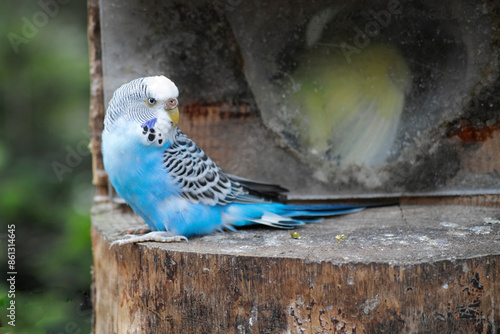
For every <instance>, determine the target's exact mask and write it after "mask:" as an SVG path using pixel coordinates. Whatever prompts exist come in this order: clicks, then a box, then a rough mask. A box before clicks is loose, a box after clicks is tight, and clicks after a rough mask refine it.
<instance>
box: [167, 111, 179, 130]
mask: <svg viewBox="0 0 500 334" xmlns="http://www.w3.org/2000/svg"><path fill="white" fill-rule="evenodd" d="M167 113H168V116H170V119H171V120H172V122H174V125H175V126H177V123H179V108H175V109H171V110H168V109H167Z"/></svg>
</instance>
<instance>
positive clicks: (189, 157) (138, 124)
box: [102, 76, 363, 244]
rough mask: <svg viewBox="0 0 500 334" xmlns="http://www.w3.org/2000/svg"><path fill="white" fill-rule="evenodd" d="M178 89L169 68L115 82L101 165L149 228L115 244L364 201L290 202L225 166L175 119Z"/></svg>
mask: <svg viewBox="0 0 500 334" xmlns="http://www.w3.org/2000/svg"><path fill="white" fill-rule="evenodd" d="M178 94H179V91H178V89H177V87H176V86H175V84H174V83H173V82H172V81H171V80H169V79H168V78H166V77H164V76H155V77H146V78H140V79H136V80H133V81H131V82H129V83H127V84H124V85H123V86H121V87H120V88H118V89H117V90H116V91H115V93H114V94H113V97H112V99H111V101H110V102H109V106H108V109H107V111H106V116H105V120H104V131H103V133H102V153H103V159H104V168H105V170H106V172H107V173H108V176H109V180H110V182H111V184H112V185H113V187H114V188H115V189H116V192H117V193H118V195H120V196H121V197H122V198H123V199H124V200H125V201H126V202H127V204H129V205H130V206H131V207H132V209H133V210H134V211H135V212H136V213H137V214H139V215H140V216H141V217H142V218H143V219H144V220H145V221H146V223H147V224H148V226H149V228H150V229H151V232H149V233H146V234H144V235H135V236H131V235H129V236H127V237H126V238H124V239H122V240H118V241H117V242H115V243H117V244H126V243H135V242H143V241H160V242H173V241H181V240H186V238H187V237H191V236H195V235H204V234H209V233H212V232H215V231H221V230H224V229H230V230H231V229H234V228H235V227H238V226H246V225H253V224H263V225H268V226H272V227H277V228H293V227H296V226H298V225H302V224H304V223H305V222H309V221H317V220H318V218H321V217H324V216H331V215H339V214H346V213H352V212H356V211H359V210H362V209H363V206H360V205H320V204H318V205H289V204H283V203H280V202H277V200H278V199H279V198H280V195H281V194H282V193H283V192H285V191H286V189H284V188H282V187H279V186H277V185H270V184H264V183H259V182H254V181H250V180H247V179H243V178H240V177H237V176H233V175H230V174H226V173H224V172H223V171H222V170H221V169H220V168H219V167H217V165H216V164H215V163H214V162H213V161H212V160H211V159H210V158H209V157H208V156H207V155H206V154H205V153H204V152H203V150H201V149H200V148H199V147H198V146H196V144H195V143H194V142H193V141H192V140H191V139H189V138H188V137H187V136H186V135H185V134H184V133H182V132H181V131H180V130H179V128H178V127H177V123H178V121H179V109H178V101H177V97H178Z"/></svg>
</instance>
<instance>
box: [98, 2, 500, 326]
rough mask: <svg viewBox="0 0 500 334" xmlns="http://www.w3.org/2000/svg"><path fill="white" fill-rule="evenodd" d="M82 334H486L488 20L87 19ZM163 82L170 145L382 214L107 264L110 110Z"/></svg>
mask: <svg viewBox="0 0 500 334" xmlns="http://www.w3.org/2000/svg"><path fill="white" fill-rule="evenodd" d="M88 4H89V40H90V54H91V76H92V96H91V111H90V124H91V129H92V133H93V137H92V142H91V147H92V152H93V159H94V160H93V169H94V180H93V181H94V184H95V186H96V203H95V205H94V209H93V214H92V224H93V225H92V239H93V250H94V283H95V284H94V287H95V293H94V307H95V308H94V310H95V323H94V332H95V333H382V332H383V333H416V332H427V333H496V332H499V331H500V327H499V326H500V307H499V305H500V262H499V260H500V208H499V205H500V196H499V193H500V183H499V181H500V153H499V152H500V150H499V147H500V131H499V130H500V99H499V95H498V92H499V91H500V65H499V59H500V16H499V13H500V5H499V3H498V2H497V1H488V0H478V1H455V2H444V3H441V2H436V1H430V0H420V1H412V2H403V1H397V0H389V1H385V0H384V1H349V2H343V1H326V2H324V1H323V2H321V1H313V2H303V1H296V0H288V1H284V0H283V1H281V0H279V1H256V0H249V1H242V0H217V1H208V0H207V1H205V0H197V1H189V2H185V1H177V0H175V1H139V0H129V1H108V0H101V1H97V0H89V1H88ZM159 74H163V75H166V76H167V77H169V78H171V79H172V80H173V81H175V83H176V85H177V86H178V87H179V91H180V96H179V103H180V106H181V108H180V114H181V116H180V123H179V127H180V128H181V129H182V130H183V131H184V132H185V133H186V134H187V135H189V136H190V137H191V138H192V139H193V140H194V141H195V142H196V143H197V144H198V145H199V146H200V147H202V148H203V149H204V150H205V152H206V153H207V154H208V155H209V156H210V157H211V158H212V160H214V161H215V162H217V164H218V165H219V166H220V167H221V168H222V169H224V170H225V171H227V172H229V173H232V174H236V175H239V176H242V177H245V178H249V179H255V180H259V181H264V182H271V183H277V184H280V185H282V186H284V187H286V188H288V189H290V193H289V201H293V202H297V203H303V202H307V203H312V202H321V203H330V202H335V201H337V202H346V201H347V202H373V201H375V202H377V201H382V200H387V201H395V202H398V203H399V204H398V205H392V206H386V207H379V208H373V209H368V210H365V211H362V212H359V213H356V214H352V215H347V216H343V217H337V218H332V219H327V220H325V221H323V222H321V223H319V224H309V225H306V226H305V227H303V228H300V229H297V230H296V232H298V233H299V234H300V235H301V238H300V239H295V238H292V237H291V235H290V232H289V231H284V230H272V229H266V228H254V229H244V230H240V231H237V232H226V233H217V234H213V235H208V236H204V237H198V238H192V239H191V240H190V241H189V242H182V243H172V244H159V243H142V244H137V245H125V246H122V247H113V248H111V249H110V248H109V245H110V242H112V241H114V240H116V239H117V238H118V237H119V236H120V235H119V234H120V232H122V231H123V230H125V229H127V228H129V227H131V225H134V224H135V225H138V226H139V225H141V224H143V222H142V221H141V220H140V219H139V218H138V217H137V216H136V215H134V214H133V213H132V212H131V211H130V210H127V208H126V207H125V206H124V205H120V204H117V203H115V202H116V201H115V198H114V196H113V194H111V193H108V181H107V176H106V173H105V171H104V169H103V165H102V157H101V151H100V144H101V143H100V135H101V132H102V128H103V118H104V112H105V107H106V105H107V103H108V101H109V99H110V97H111V94H112V92H113V91H114V90H115V89H116V88H117V87H119V86H120V85H121V84H123V83H126V82H128V81H130V80H132V79H135V78H138V77H143V76H149V75H159Z"/></svg>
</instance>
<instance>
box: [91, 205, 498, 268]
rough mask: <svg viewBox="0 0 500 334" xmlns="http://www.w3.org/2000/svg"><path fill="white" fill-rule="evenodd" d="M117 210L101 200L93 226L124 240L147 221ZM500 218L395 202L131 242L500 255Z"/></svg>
mask: <svg viewBox="0 0 500 334" xmlns="http://www.w3.org/2000/svg"><path fill="white" fill-rule="evenodd" d="M112 207H113V206H112V205H110V204H97V205H96V206H95V207H94V214H93V221H94V225H95V227H96V228H97V229H98V230H100V231H101V232H102V233H103V234H104V235H105V236H107V237H108V238H109V241H110V242H112V241H114V240H116V239H118V238H119V237H120V233H121V232H122V231H123V230H126V229H128V228H131V227H140V226H143V224H144V222H143V221H142V219H141V218H139V217H138V216H136V215H134V214H131V213H129V212H128V210H123V209H116V206H115V209H112ZM498 216H500V210H499V209H496V208H487V207H469V206H467V207H464V206H438V205H434V206H412V205H406V206H389V207H380V208H371V209H367V210H364V211H361V212H358V213H355V214H351V215H346V216H341V217H336V218H330V219H326V220H324V221H323V222H320V223H314V224H308V225H305V226H302V227H300V228H297V229H296V230H294V231H292V232H290V231H286V230H276V229H270V228H261V227H255V228H245V229H242V230H238V231H226V232H222V233H215V234H211V235H207V236H203V237H194V238H190V239H189V241H188V242H180V243H170V244H161V243H144V244H141V245H139V246H131V247H144V246H145V245H147V247H155V248H161V249H165V250H172V251H185V252H198V253H214V252H215V253H218V254H227V255H231V254H233V255H241V256H274V257H293V258H300V259H304V260H306V261H311V262H320V261H330V262H332V263H349V262H361V263H371V262H390V263H391V264H393V265H396V264H400V265H405V264H408V265H409V264H412V263H420V262H432V261H438V260H450V261H453V260H454V259H457V258H470V257H475V256H479V255H484V254H500V242H499V241H500V224H498V223H496V222H495V220H493V219H492V218H489V217H498ZM290 233H292V235H291V234H290ZM294 233H297V234H294ZM294 235H296V236H300V239H299V238H294ZM346 235H348V236H349V237H348V238H347V237H345V236H346ZM290 236H291V237H290ZM340 236H344V237H340ZM339 239H340V242H339Z"/></svg>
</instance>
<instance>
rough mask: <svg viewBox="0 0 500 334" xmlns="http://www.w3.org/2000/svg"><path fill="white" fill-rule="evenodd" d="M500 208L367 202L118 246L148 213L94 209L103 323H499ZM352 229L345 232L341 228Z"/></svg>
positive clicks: (468, 328) (174, 329) (186, 329)
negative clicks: (298, 222)
mask: <svg viewBox="0 0 500 334" xmlns="http://www.w3.org/2000/svg"><path fill="white" fill-rule="evenodd" d="M499 214H500V211H499V210H498V209H496V208H492V207H486V206H468V205H413V204H411V203H406V204H401V205H397V206H389V207H380V208H372V209H367V210H364V211H362V212H359V213H355V214H351V215H346V216H342V217H336V218H331V219H327V220H324V221H323V222H321V223H314V224H309V225H306V226H304V227H301V228H298V229H296V230H293V232H298V233H299V234H300V236H301V238H300V239H294V238H292V237H291V234H290V231H289V230H275V229H269V228H257V227H256V228H246V229H242V230H239V231H237V232H225V233H216V234H213V235H208V236H203V237H197V238H191V239H190V240H189V241H188V242H181V243H171V244H161V243H153V242H150V243H141V244H136V245H124V246H113V247H111V248H110V242H112V241H114V240H116V239H118V238H119V237H120V233H121V232H122V231H124V230H125V229H127V228H130V227H131V226H140V225H141V224H143V222H142V221H141V220H140V218H138V217H137V216H136V215H134V214H132V213H130V212H129V210H128V209H126V208H125V207H116V205H112V204H110V203H101V204H97V205H96V206H95V207H94V210H93V219H92V220H93V227H92V240H93V250H94V283H95V295H94V298H95V301H94V306H95V328H94V332H95V333H96V334H101V333H106V334H108V333H417V332H419V333H421V332H426V333H495V332H497V331H499V330H500V328H499V326H500V306H499V305H500V263H499V259H500V221H498V220H497V219H498V218H499V216H500V215H499ZM344 237H345V238H344Z"/></svg>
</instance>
